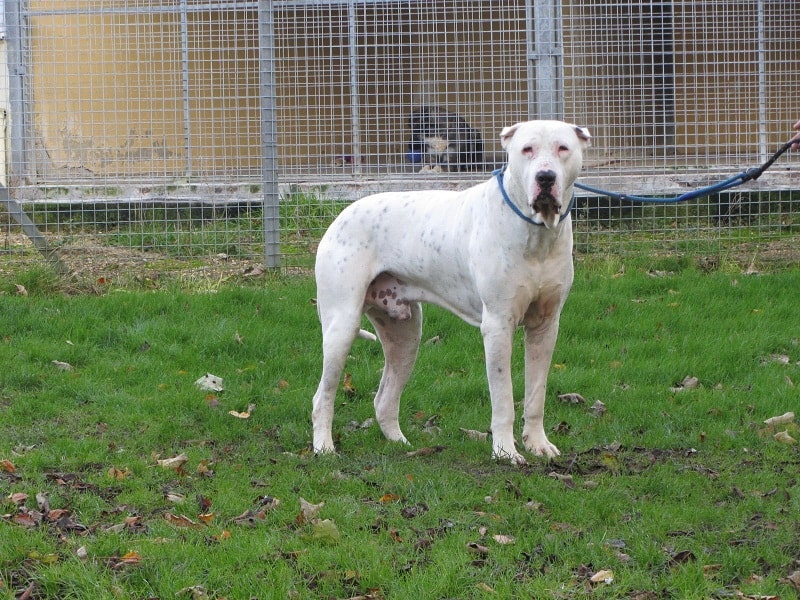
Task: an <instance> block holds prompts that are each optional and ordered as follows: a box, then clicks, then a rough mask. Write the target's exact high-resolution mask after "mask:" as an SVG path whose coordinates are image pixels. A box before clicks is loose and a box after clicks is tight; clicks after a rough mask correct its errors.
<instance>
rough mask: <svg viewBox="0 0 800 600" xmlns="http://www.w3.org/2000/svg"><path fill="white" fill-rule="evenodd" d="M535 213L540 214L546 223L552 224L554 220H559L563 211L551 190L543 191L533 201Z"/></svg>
mask: <svg viewBox="0 0 800 600" xmlns="http://www.w3.org/2000/svg"><path fill="white" fill-rule="evenodd" d="M533 211H534V212H535V213H538V214H539V216H540V217H541V218H542V221H544V222H545V223H550V222H552V221H553V218H554V217H555V218H558V217H559V216H560V214H559V213H560V211H561V203H560V202H559V201H558V200H557V199H556V197H555V196H554V195H553V194H552V193H551V192H550V191H549V190H542V191H541V192H540V193H539V195H538V196H536V198H534V199H533Z"/></svg>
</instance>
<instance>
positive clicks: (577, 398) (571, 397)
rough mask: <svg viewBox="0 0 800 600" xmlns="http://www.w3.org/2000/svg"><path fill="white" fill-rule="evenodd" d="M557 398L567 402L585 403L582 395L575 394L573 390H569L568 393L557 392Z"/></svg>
mask: <svg viewBox="0 0 800 600" xmlns="http://www.w3.org/2000/svg"><path fill="white" fill-rule="evenodd" d="M558 399H559V400H561V402H565V403H567V404H585V403H586V399H585V398H584V397H583V396H581V395H580V394H577V393H575V392H570V393H569V394H559V395H558Z"/></svg>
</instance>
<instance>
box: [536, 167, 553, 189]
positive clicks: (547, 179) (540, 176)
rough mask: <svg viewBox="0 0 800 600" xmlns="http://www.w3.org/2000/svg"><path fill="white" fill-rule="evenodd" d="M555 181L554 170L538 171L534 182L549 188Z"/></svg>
mask: <svg viewBox="0 0 800 600" xmlns="http://www.w3.org/2000/svg"><path fill="white" fill-rule="evenodd" d="M555 182H556V174H555V172H554V171H539V172H538V173H537V174H536V183H538V184H539V185H540V186H542V187H543V188H551V187H553V184H554V183H555Z"/></svg>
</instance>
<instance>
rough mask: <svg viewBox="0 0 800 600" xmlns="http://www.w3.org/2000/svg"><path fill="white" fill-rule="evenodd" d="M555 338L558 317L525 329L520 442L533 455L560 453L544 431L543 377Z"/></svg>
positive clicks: (548, 363) (545, 382)
mask: <svg viewBox="0 0 800 600" xmlns="http://www.w3.org/2000/svg"><path fill="white" fill-rule="evenodd" d="M557 336H558V315H555V316H554V317H551V318H550V319H548V320H547V321H546V322H542V323H540V324H538V325H537V326H534V327H531V326H526V327H525V403H524V414H523V420H524V425H523V427H522V443H523V445H524V446H525V449H526V450H529V451H530V452H532V453H533V454H535V455H536V456H546V457H548V458H551V457H554V456H558V455H559V454H561V453H560V452H559V451H558V448H556V447H555V446H554V445H553V444H551V443H550V440H548V439H547V435H546V434H545V432H544V400H545V393H546V390H547V374H548V371H549V370H550V362H551V361H552V359H553V349H554V348H555V345H556V337H557Z"/></svg>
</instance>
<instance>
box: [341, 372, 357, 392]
mask: <svg viewBox="0 0 800 600" xmlns="http://www.w3.org/2000/svg"><path fill="white" fill-rule="evenodd" d="M342 391H343V392H344V395H345V396H347V397H348V398H352V397H353V396H355V395H356V388H355V387H353V376H352V375H351V374H350V373H345V374H344V381H343V382H342Z"/></svg>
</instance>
